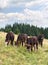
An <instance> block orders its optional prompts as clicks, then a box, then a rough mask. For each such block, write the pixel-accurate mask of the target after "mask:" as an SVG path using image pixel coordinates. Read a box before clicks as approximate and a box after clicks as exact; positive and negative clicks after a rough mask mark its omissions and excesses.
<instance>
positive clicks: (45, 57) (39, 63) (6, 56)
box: [0, 32, 48, 65]
mask: <svg viewBox="0 0 48 65" xmlns="http://www.w3.org/2000/svg"><path fill="white" fill-rule="evenodd" d="M5 36H6V33H4V32H0V65H48V40H47V39H44V41H43V47H42V48H41V47H40V46H39V49H38V51H36V52H35V51H33V52H28V51H27V49H26V48H25V47H22V46H20V47H16V46H15V45H14V46H11V45H9V46H8V47H6V46H5ZM16 39H17V35H15V40H16Z"/></svg>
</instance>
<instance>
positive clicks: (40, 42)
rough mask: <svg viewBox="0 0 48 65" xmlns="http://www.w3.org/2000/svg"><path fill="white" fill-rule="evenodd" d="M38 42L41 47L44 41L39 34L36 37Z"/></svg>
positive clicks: (42, 36)
mask: <svg viewBox="0 0 48 65" xmlns="http://www.w3.org/2000/svg"><path fill="white" fill-rule="evenodd" d="M37 39H38V42H39V44H40V45H41V47H42V46H43V39H44V34H40V35H38V36H37Z"/></svg>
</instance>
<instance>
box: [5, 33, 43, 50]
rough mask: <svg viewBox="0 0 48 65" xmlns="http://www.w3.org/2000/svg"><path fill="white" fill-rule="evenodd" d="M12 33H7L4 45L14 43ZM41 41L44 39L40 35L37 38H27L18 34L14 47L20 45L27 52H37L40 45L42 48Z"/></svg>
mask: <svg viewBox="0 0 48 65" xmlns="http://www.w3.org/2000/svg"><path fill="white" fill-rule="evenodd" d="M14 38H15V36H14V33H13V32H9V33H7V34H6V39H5V42H6V45H8V44H9V42H11V43H10V44H11V45H13V42H14ZM43 39H44V35H43V34H40V35H38V36H32V37H29V36H28V35H27V34H19V35H18V37H17V40H16V41H15V45H16V46H19V45H20V44H21V45H22V46H25V47H26V48H27V49H28V50H31V51H32V50H33V48H34V50H38V46H39V45H41V47H42V46H43Z"/></svg>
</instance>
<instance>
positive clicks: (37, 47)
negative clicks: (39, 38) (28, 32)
mask: <svg viewBox="0 0 48 65" xmlns="http://www.w3.org/2000/svg"><path fill="white" fill-rule="evenodd" d="M36 49H37V50H38V42H37V43H36Z"/></svg>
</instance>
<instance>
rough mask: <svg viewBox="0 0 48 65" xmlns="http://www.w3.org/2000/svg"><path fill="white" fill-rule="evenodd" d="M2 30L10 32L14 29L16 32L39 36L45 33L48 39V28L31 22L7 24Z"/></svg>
mask: <svg viewBox="0 0 48 65" xmlns="http://www.w3.org/2000/svg"><path fill="white" fill-rule="evenodd" d="M0 31H4V32H9V31H12V32H14V33H15V34H20V33H26V34H28V35H30V36H31V35H32V36H35V35H36V36H37V35H39V34H44V36H45V38H46V39H48V28H42V27H41V28H39V27H37V26H33V25H29V24H18V23H14V24H13V26H11V25H6V26H5V28H1V29H0Z"/></svg>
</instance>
